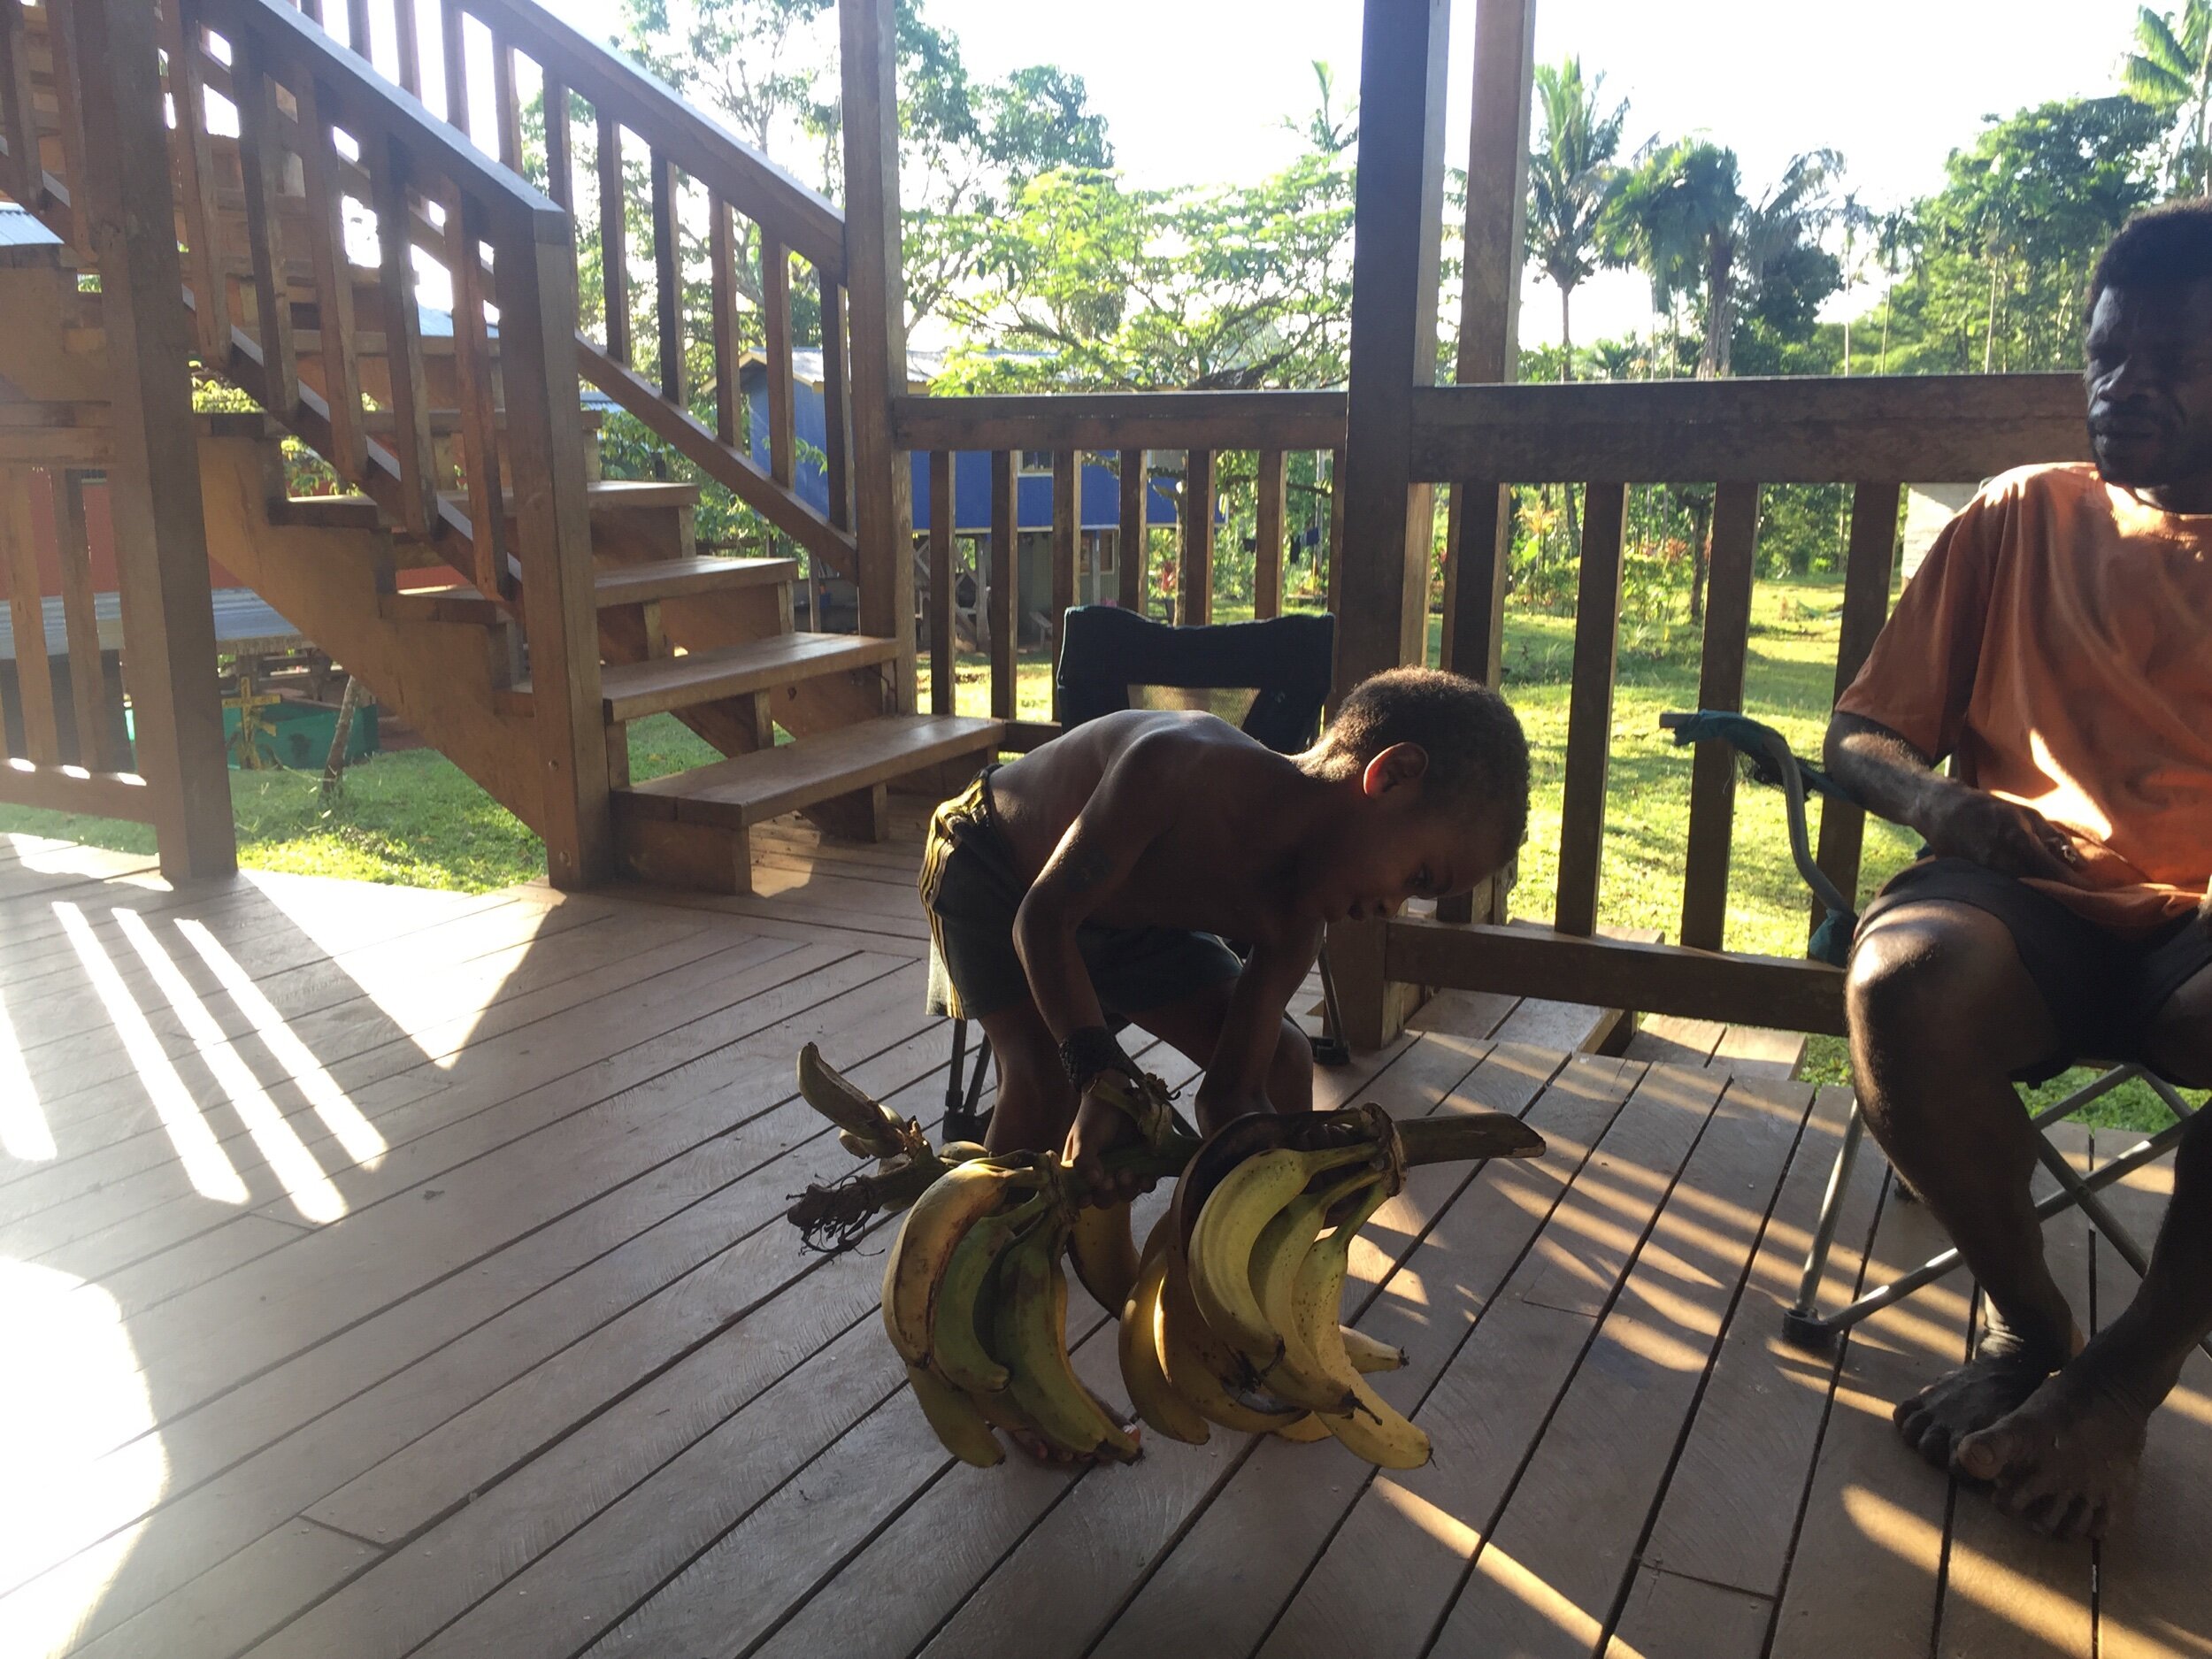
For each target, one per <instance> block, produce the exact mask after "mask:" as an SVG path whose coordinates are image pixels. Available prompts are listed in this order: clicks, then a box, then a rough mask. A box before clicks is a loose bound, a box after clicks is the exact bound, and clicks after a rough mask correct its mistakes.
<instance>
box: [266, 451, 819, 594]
mask: <svg viewBox="0 0 2212 1659" xmlns="http://www.w3.org/2000/svg"><path fill="white" fill-rule="evenodd" d="M248 419H253V420H262V419H265V417H262V416H258V415H257V416H251V417H249V418H248ZM277 430H278V429H277V427H276V426H275V423H273V422H271V423H269V426H268V431H269V432H270V433H272V434H273V433H275V432H276V431H277ZM584 497H585V500H586V501H587V503H588V504H589V506H590V508H591V511H594V512H634V511H638V510H639V509H641V508H649V507H657V508H672V507H689V506H692V505H695V503H697V501H698V499H699V487H698V486H697V485H696V484H664V483H661V482H659V481H658V480H653V479H627V478H622V479H600V480H593V481H592V482H590V483H588V484H586V485H585V486H584ZM447 499H448V500H449V501H452V502H454V503H456V504H457V505H460V506H462V507H463V509H464V511H465V510H466V503H465V500H464V498H463V497H461V496H458V495H454V496H449V497H447ZM506 503H507V511H509V512H512V511H514V505H515V498H514V496H513V495H512V494H509V495H507V497H506ZM269 517H270V518H271V519H272V520H273V522H275V523H278V524H288V525H296V526H302V527H305V528H311V529H321V530H384V529H393V528H394V526H391V525H389V524H388V523H387V522H386V520H385V518H384V517H383V514H382V511H381V510H380V508H379V507H378V506H377V504H376V503H375V502H373V501H372V500H370V499H369V497H368V496H366V495H292V496H288V497H287V498H286V499H285V500H284V501H283V502H282V503H280V504H278V505H276V506H275V507H273V509H272V510H271V511H270V514H269ZM775 562H780V563H789V562H790V561H787V560H785V561H775Z"/></svg>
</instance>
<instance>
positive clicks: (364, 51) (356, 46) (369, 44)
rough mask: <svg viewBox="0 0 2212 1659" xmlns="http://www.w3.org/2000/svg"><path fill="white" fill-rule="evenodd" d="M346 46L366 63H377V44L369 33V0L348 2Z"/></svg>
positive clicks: (349, 0) (347, 0) (351, 0)
mask: <svg viewBox="0 0 2212 1659" xmlns="http://www.w3.org/2000/svg"><path fill="white" fill-rule="evenodd" d="M346 44H347V45H349V46H350V47H352V48H353V50H355V52H357V54H359V56H360V58H362V60H363V61H364V62H365V63H370V64H373V63H374V62H375V61H376V42H375V41H374V40H373V38H372V37H371V35H370V33H369V0H346Z"/></svg>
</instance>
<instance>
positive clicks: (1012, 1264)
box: [991, 1220, 1140, 1463]
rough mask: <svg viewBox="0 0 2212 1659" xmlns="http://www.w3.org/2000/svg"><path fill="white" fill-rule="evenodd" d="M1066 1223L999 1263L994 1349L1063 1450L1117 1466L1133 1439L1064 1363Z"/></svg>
mask: <svg viewBox="0 0 2212 1659" xmlns="http://www.w3.org/2000/svg"><path fill="white" fill-rule="evenodd" d="M1066 1242H1067V1224H1066V1222H1065V1221H1064V1220H1048V1221H1047V1222H1045V1223H1044V1224H1043V1225H1040V1226H1038V1227H1036V1228H1035V1229H1034V1230H1033V1231H1032V1232H1030V1233H1025V1234H1024V1235H1023V1236H1022V1237H1021V1238H1020V1239H1018V1240H1016V1241H1015V1242H1014V1244H1013V1245H1012V1246H1010V1248H1008V1250H1007V1252H1006V1254H1005V1256H1003V1257H1002V1259H1001V1261H1000V1263H999V1289H998V1294H997V1300H996V1306H995V1309H994V1310H993V1317H992V1321H991V1335H992V1341H991V1352H992V1355H993V1356H994V1357H995V1358H996V1359H997V1360H998V1362H999V1363H1001V1364H1002V1365H1004V1366H1005V1367H1006V1370H1007V1372H1008V1377H1007V1384H1006V1393H1007V1395H1008V1397H1009V1398H1010V1399H1011V1400H1012V1401H1013V1402H1014V1404H1015V1405H1016V1406H1018V1407H1019V1408H1020V1409H1021V1410H1022V1411H1023V1412H1024V1413H1025V1415H1026V1416H1027V1417H1030V1419H1031V1420H1033V1422H1034V1423H1035V1424H1036V1425H1037V1430H1038V1432H1039V1433H1041V1435H1042V1436H1043V1437H1044V1439H1045V1440H1046V1441H1047V1442H1048V1444H1050V1445H1051V1446H1053V1447H1055V1448H1057V1449H1058V1450H1060V1451H1063V1452H1065V1453H1067V1454H1069V1455H1073V1456H1078V1457H1087V1456H1090V1455H1093V1454H1094V1453H1095V1454H1098V1455H1103V1456H1107V1457H1111V1458H1113V1459H1115V1460H1116V1461H1117V1462H1119V1463H1133V1462H1134V1461H1135V1460H1136V1458H1137V1457H1138V1455H1139V1453H1140V1448H1139V1447H1138V1444H1137V1441H1136V1440H1135V1438H1134V1437H1133V1436H1132V1435H1131V1434H1130V1433H1129V1432H1127V1431H1126V1430H1125V1429H1124V1428H1123V1427H1122V1426H1121V1425H1119V1424H1118V1423H1116V1422H1115V1421H1114V1420H1113V1419H1112V1418H1111V1417H1108V1416H1107V1415H1106V1412H1105V1409H1103V1408H1102V1406H1100V1404H1099V1403H1098V1402H1097V1401H1096V1400H1095V1399H1094V1398H1093V1397H1092V1395H1091V1392H1090V1390H1089V1389H1087V1388H1086V1387H1085V1386H1083V1384H1082V1381H1081V1380H1080V1379H1079V1378H1078V1377H1077V1376H1076V1374H1075V1368H1074V1366H1073V1365H1072V1364H1071V1363H1070V1362H1069V1359H1068V1342H1067V1325H1068V1280H1067V1275H1066V1274H1065V1273H1064V1272H1062V1271H1060V1252H1061V1250H1062V1248H1064V1246H1065V1245H1066Z"/></svg>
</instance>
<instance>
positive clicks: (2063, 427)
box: [1385, 374, 2087, 1032]
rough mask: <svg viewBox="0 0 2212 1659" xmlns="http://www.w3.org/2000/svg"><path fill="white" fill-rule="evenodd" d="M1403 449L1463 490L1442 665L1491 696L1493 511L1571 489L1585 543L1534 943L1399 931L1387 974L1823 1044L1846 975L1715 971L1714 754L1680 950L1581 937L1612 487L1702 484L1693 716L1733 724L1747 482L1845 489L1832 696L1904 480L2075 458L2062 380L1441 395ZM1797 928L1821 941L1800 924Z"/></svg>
mask: <svg viewBox="0 0 2212 1659" xmlns="http://www.w3.org/2000/svg"><path fill="white" fill-rule="evenodd" d="M1412 430H1413V439H1412V451H1413V456H1412V469H1413V476H1414V478H1415V479H1417V480H1425V481H1428V482H1431V483H1437V484H1444V483H1450V484H1455V485H1456V486H1457V488H1458V490H1459V494H1460V499H1459V503H1458V514H1457V516H1458V521H1459V523H1460V525H1461V526H1462V529H1461V540H1460V545H1459V547H1458V549H1457V551H1456V554H1455V558H1454V560H1453V562H1452V565H1450V567H1449V568H1448V580H1447V595H1446V615H1445V628H1444V632H1445V663H1446V665H1447V666H1451V667H1455V668H1458V669H1459V670H1461V671H1462V672H1467V673H1471V674H1474V675H1476V676H1477V677H1478V678H1480V679H1483V680H1486V681H1487V682H1489V683H1495V682H1496V680H1497V677H1498V670H1499V666H1500V662H1501V654H1502V622H1503V611H1504V600H1505V591H1506V574H1507V572H1506V557H1505V553H1506V549H1505V548H1504V547H1503V545H1502V541H1501V540H1500V537H1499V535H1498V534H1497V533H1496V531H1495V530H1494V529H1493V526H1499V525H1502V524H1503V522H1504V518H1503V515H1502V514H1501V513H1499V512H1497V511H1494V507H1495V503H1496V502H1497V498H1498V492H1499V491H1501V490H1502V489H1503V488H1506V487H1507V486H1508V485H1509V484H1515V483H1520V484H1532V483H1545V482H1567V483H1578V484H1580V485H1581V486H1582V488H1583V491H1584V510H1583V517H1582V547H1581V561H1580V572H1579V578H1578V594H1577V604H1576V612H1575V636H1574V665H1573V680H1572V684H1571V691H1570V705H1569V715H1568V734H1567V749H1566V757H1565V783H1564V793H1563V800H1562V805H1561V825H1560V837H1559V855H1558V886H1557V890H1556V892H1555V894H1554V895H1552V907H1551V916H1550V923H1551V926H1550V930H1549V931H1548V932H1545V931H1541V930H1537V929H1531V928H1526V927H1502V926H1491V925H1484V926H1472V927H1455V926H1447V925H1443V924H1440V923H1438V922H1432V921H1427V920H1411V919H1408V920H1400V921H1394V922H1393V923H1392V924H1390V927H1389V931H1388V937H1387V941H1386V952H1385V974H1386V977H1387V978H1388V979H1392V980H1396V981H1401V982H1404V983H1409V984H1417V985H1427V986H1437V987H1442V986H1452V987H1463V988H1467V989H1477V990H1510V991H1513V992H1515V993H1517V994H1519V995H1533V996H1545V997H1559V998H1563V999H1565V1000H1569V1001H1574V1002H1593V1003H1598V1004H1601V1005H1604V1006H1608V1007H1616V1008H1623V1009H1630V1010H1640V1011H1644V1012H1652V1013H1667V1014H1678V1015H1683V1016H1686V1017H1691V1018H1710V1019H1721V1020H1728V1021H1732V1022H1738V1023H1749V1024H1760V1025H1776V1026H1781V1027H1785V1028H1787V1029H1791V1030H1800V1031H1821V1032H1840V1031H1841V1030H1842V1029H1843V1010H1842V995H1841V984H1840V976H1839V974H1838V973H1837V972H1835V971H1834V970H1833V969H1830V968H1826V967H1823V966H1819V965H1817V964H1809V963H1806V962H1801V961H1793V960H1789V959H1786V958H1779V957H1749V956H1734V955H1726V954H1722V953H1723V952H1724V946H1725V943H1726V941H1725V936H1724V918H1725V916H1726V913H1727V901H1728V882H1729V866H1730V860H1731V849H1732V816H1733V810H1734V787H1735V775H1736V774H1735V768H1734V765H1733V764H1732V755H1731V753H1730V751H1728V750H1727V749H1726V748H1725V747H1724V745H1721V744H1717V743H1710V744H1704V745H1701V746H1700V749H1699V752H1698V754H1697V756H1696V758H1695V761H1694V771H1693V774H1692V781H1691V803H1690V829H1689V839H1688V843H1687V847H1686V863H1685V879H1684V894H1683V904H1682V916H1681V926H1680V932H1679V934H1678V939H1679V944H1678V945H1677V946H1671V947H1669V946H1647V945H1630V944H1624V943H1620V942H1617V941H1609V940H1601V939H1599V938H1597V937H1596V936H1595V935H1596V929H1597V918H1598V914H1599V908H1600V890H1601V876H1602V869H1603V853H1604V847H1605V838H1606V789H1607V780H1608V772H1609V763H1610V751H1611V743H1612V725H1613V687H1614V677H1615V671H1616V665H1617V657H1618V650H1619V626H1620V604H1621V579H1622V570H1623V551H1624V526H1625V521H1626V513H1625V508H1626V502H1627V492H1628V488H1629V486H1630V485H1632V484H1640V483H1701V484H1706V483H1709V484H1713V485H1714V486H1715V487H1716V488H1715V500H1714V506H1713V518H1712V554H1711V564H1710V570H1709V577H1708V600H1707V608H1706V614H1705V626H1704V645H1703V658H1702V663H1701V672H1700V679H1699V686H1698V702H1699V704H1700V706H1701V707H1704V708H1708V709H1732V710H1733V709H1740V708H1741V707H1742V706H1743V696H1744V670H1745V664H1746V659H1747V655H1748V649H1749V633H1750V623H1751V596H1752V582H1753V576H1754V572H1755V556H1756V536H1757V526H1758V512H1759V490H1760V488H1761V486H1762V485H1763V484H1766V483H1782V482H1788V483H1832V484H1847V485H1850V486H1852V508H1851V518H1850V529H1849V535H1848V541H1847V556H1846V570H1845V578H1844V599H1843V611H1842V621H1841V630H1840V636H1839V643H1838V648H1837V655H1836V663H1835V679H1834V685H1835V689H1836V691H1837V693H1838V694H1840V693H1841V692H1842V690H1843V689H1844V687H1847V686H1848V685H1849V684H1850V682H1851V681H1852V680H1853V679H1854V678H1855V677H1856V675H1857V673H1858V672H1859V669H1860V667H1861V666H1862V664H1863V663H1864V662H1865V660H1866V657H1867V654H1868V653H1869V651H1870V650H1871V649H1872V647H1873V644H1874V640H1875V637H1876V635H1877V634H1879V633H1880V631H1881V627H1882V624H1883V622H1884V621H1885V619H1886V616H1887V612H1888V606H1889V591H1890V577H1891V572H1892V570H1893V561H1894V557H1895V552H1896V536H1897V524H1898V508H1899V503H1900V496H1901V491H1902V488H1903V482H1904V480H1934V481H1942V480H1962V481H1966V482H1972V481H1976V480H1981V479H1984V478H1986V477H1988V476H1991V475H1993V474H1994V473H1997V472H2002V471H2005V470H2006V469H2008V468H2010V467H2013V466H2016V465H2024V464H2026V463H2029V462H2036V461H2068V460H2078V459H2082V458H2085V457H2086V455H2087V434H2086V431H2085V426H2084V423H2083V413H2082V401H2081V386H2080V382H2079V380H2077V379H2075V378H2074V377H2072V376H2068V375H2055V374H2053V375H2003V376H1943V377H1930V378H1926V379H1882V380H1737V381H1675V382H1657V383H1644V384H1608V383H1599V384H1584V385H1577V386H1537V385H1522V386H1459V387H1443V388H1433V389H1429V388H1424V389H1422V390H1419V391H1417V393H1416V394H1415V397H1414V403H1413V419H1412ZM1863 833H1864V818H1863V814H1862V813H1860V812H1859V811H1858V810H1856V809H1854V808H1849V807H1844V806H1839V805H1838V804H1836V803H1826V804H1825V805H1824V810H1823V812H1822V817H1821V827H1820V841H1819V850H1818V860H1819V864H1820V866H1821V868H1822V869H1823V870H1824V872H1826V873H1827V874H1828V876H1829V878H1830V879H1832V881H1834V883H1835V884H1836V886H1837V887H1838V888H1839V889H1840V890H1841V891H1843V892H1845V893H1847V894H1848V893H1853V892H1855V891H1856V889H1857V886H1858V879H1859V866H1860V856H1861V849H1862V843H1863ZM1491 919H1492V920H1493V921H1494V920H1498V919H1502V918H1496V917H1493V918H1491ZM1812 919H1813V923H1814V924H1815V925H1817V922H1818V919H1819V917H1818V907H1817V905H1816V906H1815V913H1814V916H1813V918H1812Z"/></svg>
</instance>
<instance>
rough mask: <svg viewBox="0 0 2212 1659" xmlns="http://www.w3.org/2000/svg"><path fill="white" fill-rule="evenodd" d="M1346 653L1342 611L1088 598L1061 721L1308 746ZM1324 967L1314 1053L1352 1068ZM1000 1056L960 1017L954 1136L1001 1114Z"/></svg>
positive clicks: (1068, 654)
mask: <svg viewBox="0 0 2212 1659" xmlns="http://www.w3.org/2000/svg"><path fill="white" fill-rule="evenodd" d="M1335 656H1336V618H1334V617H1332V616H1327V615H1310V614H1309V615H1300V616H1288V617H1275V618H1270V619H1269V620H1267V621H1265V622H1229V623H1219V624H1214V625H1211V626H1204V627H1190V628H1178V627H1171V626H1168V625H1167V624H1166V623H1164V622H1155V621H1153V620H1152V619H1151V618H1148V617H1143V616H1140V615H1138V614H1137V613H1136V612H1135V611H1123V610H1121V609H1119V608H1118V607H1116V606H1113V605H1078V606H1077V607H1075V608H1074V609H1073V610H1071V611H1068V612H1067V614H1066V615H1065V617H1064V618H1063V619H1062V623H1061V631H1060V667H1059V672H1058V674H1057V677H1056V678H1057V684H1058V687H1059V692H1060V721H1061V727H1062V729H1063V730H1072V729H1073V728H1074V727H1076V726H1080V725H1082V724H1083V723H1084V722H1085V721H1086V720H1095V719H1096V718H1098V717H1099V716H1101V715H1102V714H1113V713H1116V712H1118V710H1123V709H1131V708H1202V709H1210V710H1212V711H1213V712H1214V713H1216V714H1218V715H1220V716H1221V717H1222V718H1224V719H1225V720H1229V721H1231V722H1233V724H1234V725H1236V726H1239V727H1240V729H1242V730H1243V731H1244V732H1245V733H1247V734H1248V735H1249V736H1251V737H1255V738H1256V739H1258V740H1259V741H1261V742H1263V743H1264V744H1266V745H1267V746H1268V748H1270V749H1274V750H1275V751H1276V752H1277V753H1279V754H1285V755H1293V754H1297V753H1298V752H1300V751H1301V750H1302V749H1306V748H1307V747H1309V746H1310V744H1311V743H1312V742H1313V741H1314V739H1315V738H1316V736H1317V735H1318V734H1319V733H1320V729H1321V710H1322V706H1323V705H1324V704H1325V703H1327V701H1328V697H1329V685H1330V676H1331V673H1332V671H1333V664H1334V661H1335ZM1320 966H1321V990H1322V999H1323V1003H1324V1006H1325V1010H1326V1011H1325V1016H1324V1018H1325V1021H1326V1025H1325V1030H1324V1034H1323V1035H1322V1037H1321V1038H1320V1040H1319V1041H1317V1042H1316V1043H1315V1044H1314V1058H1315V1060H1316V1061H1317V1062H1318V1063H1319V1064H1323V1065H1342V1064H1347V1063H1348V1061H1349V1060H1350V1059H1351V1053H1350V1050H1349V1049H1348V1048H1346V1047H1345V1046H1344V1042H1343V1039H1342V1036H1341V1033H1342V1032H1343V1029H1344V1026H1343V1022H1342V1021H1341V1020H1340V1019H1339V1018H1338V1017H1337V1008H1336V988H1335V987H1334V985H1333V983H1332V982H1331V980H1330V978H1329V964H1328V959H1327V957H1326V956H1324V957H1323V958H1322V961H1321V964H1320ZM990 1060H991V1045H990V1043H989V1041H987V1040H984V1039H980V1038H979V1039H978V1041H977V1042H976V1045H975V1053H974V1056H973V1060H972V1064H970V1056H969V1054H968V1022H967V1021H966V1020H964V1019H956V1020H955V1021H953V1025H952V1071H951V1074H950V1076H949V1079H947V1081H946V1085H945V1131H944V1133H945V1139H946V1140H947V1141H980V1140H981V1139H982V1138H983V1133H984V1131H985V1129H986V1128H987V1126H988V1125H989V1122H990V1114H989V1113H988V1112H982V1111H979V1110H977V1106H978V1102H979V1101H980V1099H981V1098H982V1094H983V1079H984V1076H985V1074H986V1073H987V1071H989V1069H990Z"/></svg>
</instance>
